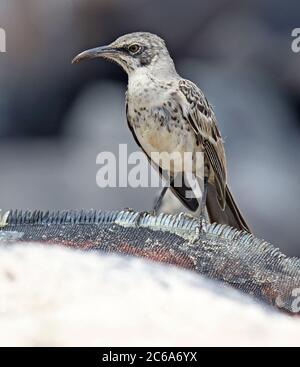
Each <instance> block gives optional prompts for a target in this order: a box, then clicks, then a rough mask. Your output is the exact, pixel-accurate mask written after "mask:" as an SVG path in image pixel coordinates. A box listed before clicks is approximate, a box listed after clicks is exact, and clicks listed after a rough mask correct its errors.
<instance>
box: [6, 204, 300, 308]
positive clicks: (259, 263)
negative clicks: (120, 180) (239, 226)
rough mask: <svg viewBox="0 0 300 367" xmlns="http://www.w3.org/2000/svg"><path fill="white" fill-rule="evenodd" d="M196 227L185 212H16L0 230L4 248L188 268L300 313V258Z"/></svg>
mask: <svg viewBox="0 0 300 367" xmlns="http://www.w3.org/2000/svg"><path fill="white" fill-rule="evenodd" d="M197 225H198V222H197V219H195V218H193V217H191V216H187V215H184V214H182V215H177V216H172V215H167V214H161V215H159V216H158V217H155V216H152V215H150V214H141V213H137V212H134V211H121V212H117V211H116V212H102V211H64V212H54V213H49V212H47V213H44V212H39V211H36V212H18V211H15V212H11V214H10V215H9V216H8V218H7V225H6V226H5V227H4V228H3V229H2V230H0V244H1V242H2V243H10V242H12V239H13V238H14V237H15V242H28V241H30V242H35V241H36V242H39V243H47V244H59V245H62V246H68V247H72V248H80V249H83V250H93V251H102V252H110V253H119V254H123V255H131V256H138V257H145V258H147V259H150V260H153V261H158V262H164V263H168V264H172V265H175V266H179V267H182V268H187V269H189V270H192V271H195V272H197V273H199V274H201V275H204V276H206V277H209V278H211V279H214V280H218V281H220V282H222V283H224V284H227V285H230V286H233V287H234V288H236V289H239V290H241V291H243V292H245V293H247V294H250V295H253V296H254V297H256V298H257V299H259V300H261V301H264V302H266V303H268V304H271V305H274V306H276V307H277V308H280V309H282V310H283V311H285V312H288V313H294V314H300V297H299V296H300V260H299V259H296V258H288V257H287V256H285V255H283V254H282V253H281V252H280V251H279V250H278V249H276V248H274V247H273V246H272V245H271V244H269V243H267V242H266V241H264V240H259V239H257V238H255V237H254V236H253V235H251V234H249V233H247V232H240V231H237V230H235V229H232V228H229V227H227V226H224V225H218V224H212V225H209V226H208V227H207V232H206V233H203V234H201V236H200V237H199V238H197V232H196V230H197ZM220 286H221V285H220ZM297 297H298V298H297Z"/></svg>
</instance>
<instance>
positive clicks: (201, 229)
mask: <svg viewBox="0 0 300 367" xmlns="http://www.w3.org/2000/svg"><path fill="white" fill-rule="evenodd" d="M207 224H208V223H207V220H206V219H205V216H204V215H201V216H200V218H199V219H198V224H197V226H196V236H195V241H198V240H199V239H200V237H201V236H202V235H203V234H205V233H207Z"/></svg>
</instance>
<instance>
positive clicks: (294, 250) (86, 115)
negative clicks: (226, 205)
mask: <svg viewBox="0 0 300 367" xmlns="http://www.w3.org/2000/svg"><path fill="white" fill-rule="evenodd" d="M299 14H300V3H299V1H298V0H295V1H285V2H283V1H273V0H252V1H238V0H236V1H234V0H210V1H208V0H206V1H204V0H193V1H192V0H187V1H182V0H165V1H155V0H139V1H138V0H128V1H125V0H26V1H25V0H0V27H1V28H4V29H5V30H6V33H7V53H5V54H4V53H1V54H0V96H1V97H0V170H1V176H0V177H1V178H0V208H3V209H8V208H20V209H21V208H22V209H26V208H29V209H36V208H38V209H60V208H95V209H98V208H99V209H100V208H101V209H119V208H124V207H133V208H135V209H139V210H141V209H150V208H151V207H152V204H153V198H154V196H155V195H156V190H155V189H124V188H117V189H99V188H98V187H97V185H96V173H97V170H98V169H99V167H97V165H96V156H97V154H98V153H100V152H101V151H105V150H108V151H113V152H117V151H118V144H119V143H128V144H129V150H132V151H133V150H136V146H135V143H134V141H133V138H132V137H131V134H130V132H129V131H128V129H127V124H126V119H125V110H124V92H125V90H126V82H127V80H126V76H125V74H123V72H122V71H121V70H120V69H119V68H118V67H117V66H116V65H113V64H111V63H108V62H105V61H100V60H97V61H96V60H95V61H92V62H87V63H83V64H80V65H76V66H75V65H71V64H70V61H71V59H72V57H73V56H75V54H77V53H78V52H79V51H81V50H84V49H86V48H90V47H95V46H98V45H101V44H107V43H108V42H110V41H112V40H113V39H114V38H116V37H118V36H120V35H122V34H123V33H127V32H132V31H150V32H154V33H157V34H159V35H160V36H162V37H164V38H165V39H166V42H167V45H168V47H169V50H170V53H171V55H172V56H173V57H174V58H175V61H176V65H177V69H178V71H179V72H180V73H181V75H182V76H184V77H186V78H189V79H192V80H193V81H195V82H196V83H197V84H198V85H199V86H200V87H201V88H202V89H203V91H204V92H205V93H206V95H207V97H208V99H209V100H210V102H211V103H212V105H213V106H214V107H215V111H216V115H217V118H218V121H219V125H220V128H221V131H222V134H223V136H224V138H225V142H226V146H225V147H226V152H227V158H228V166H229V181H230V182H229V183H230V186H231V188H232V191H233V193H234V195H235V197H236V199H237V201H238V203H239V206H240V207H241V209H242V211H243V212H244V214H245V217H246V218H247V220H248V222H249V223H250V225H251V227H252V228H253V230H254V232H255V234H256V235H257V236H258V237H263V238H265V239H267V240H269V241H271V242H273V243H274V244H275V245H278V246H279V247H280V248H281V249H282V250H283V251H285V252H287V253H288V254H291V255H298V256H299V255H300V245H299V233H298V232H299V227H300V223H299V210H300V203H299V195H300V185H299V178H300V177H299V176H300V173H299V158H300V154H299V152H300V151H299V143H300V69H299V66H300V54H295V53H293V52H292V50H291V42H292V37H291V32H292V29H294V28H297V27H300V17H299Z"/></svg>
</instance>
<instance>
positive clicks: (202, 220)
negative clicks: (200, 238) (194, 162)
mask: <svg viewBox="0 0 300 367" xmlns="http://www.w3.org/2000/svg"><path fill="white" fill-rule="evenodd" d="M203 181H204V189H203V194H202V198H201V206H200V217H199V227H198V228H199V232H200V233H201V232H206V218H205V208H206V198H207V186H208V177H207V176H205V177H204V180H203ZM200 233H199V234H200Z"/></svg>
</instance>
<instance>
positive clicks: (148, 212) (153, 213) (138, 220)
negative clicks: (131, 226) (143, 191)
mask: <svg viewBox="0 0 300 367" xmlns="http://www.w3.org/2000/svg"><path fill="white" fill-rule="evenodd" d="M146 215H151V216H153V217H155V216H156V215H157V213H156V211H155V210H150V211H146V210H145V211H142V212H139V213H138V215H137V217H136V219H135V225H136V226H137V227H138V226H139V225H140V224H141V221H142V219H143V218H144V217H145V216H146Z"/></svg>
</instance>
